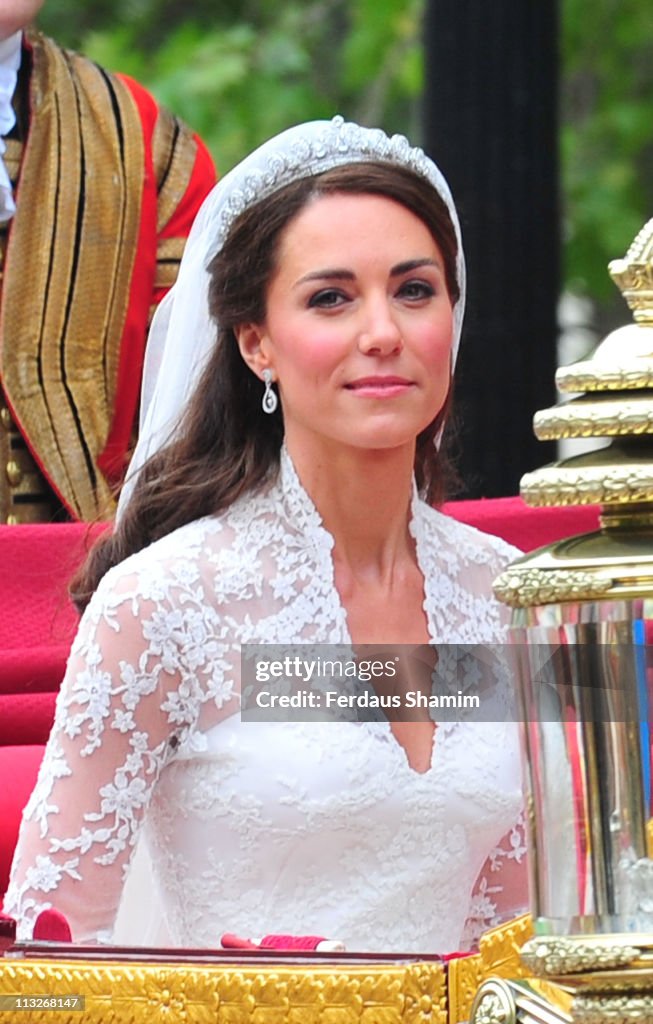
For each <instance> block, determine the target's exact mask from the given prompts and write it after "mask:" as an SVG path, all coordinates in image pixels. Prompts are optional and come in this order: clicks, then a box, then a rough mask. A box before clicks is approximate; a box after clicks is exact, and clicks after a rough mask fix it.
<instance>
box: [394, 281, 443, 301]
mask: <svg viewBox="0 0 653 1024" xmlns="http://www.w3.org/2000/svg"><path fill="white" fill-rule="evenodd" d="M398 294H399V295H400V296H401V298H403V299H430V298H431V297H432V296H433V295H435V288H434V287H433V285H432V284H429V282H428V281H404V283H403V284H402V285H401V287H400V288H399V293H398Z"/></svg>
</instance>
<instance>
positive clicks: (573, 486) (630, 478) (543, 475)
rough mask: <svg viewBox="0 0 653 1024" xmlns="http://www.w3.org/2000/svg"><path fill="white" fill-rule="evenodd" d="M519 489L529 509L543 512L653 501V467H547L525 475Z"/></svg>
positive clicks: (642, 465)
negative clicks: (557, 507)
mask: <svg viewBox="0 0 653 1024" xmlns="http://www.w3.org/2000/svg"><path fill="white" fill-rule="evenodd" d="M519 489H520V494H521V496H522V498H523V499H524V501H525V502H526V504H527V505H534V506H539V507H541V508H544V507H547V506H552V505H609V504H615V503H619V504H630V503H632V502H646V501H653V466H647V465H644V464H641V465H634V466H633V465H624V466H614V467H611V468H606V467H604V466H603V467H602V466H596V467H589V466H584V467H583V468H581V469H570V468H567V467H558V466H550V467H549V466H547V467H544V468H543V469H538V470H534V471H533V472H532V473H526V474H524V476H523V477H522V479H521V483H520V488H519Z"/></svg>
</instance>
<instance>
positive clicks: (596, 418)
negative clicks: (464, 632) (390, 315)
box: [471, 219, 653, 1024]
mask: <svg viewBox="0 0 653 1024" xmlns="http://www.w3.org/2000/svg"><path fill="white" fill-rule="evenodd" d="M609 270H610V274H611V276H612V277H613V279H614V280H615V282H616V283H617V285H618V286H619V288H620V290H621V292H622V294H623V296H624V298H625V299H626V301H627V302H628V304H629V306H630V308H631V310H632V313H633V318H634V322H633V323H631V324H629V325H628V326H625V327H621V328H619V329H618V330H616V331H614V332H613V333H611V334H610V335H608V337H607V338H606V339H605V340H604V341H603V342H602V343H601V344H600V345H599V346H598V348H597V349H596V351H595V352H594V353H593V355H592V356H591V358H589V359H587V360H584V361H582V362H578V363H575V364H573V365H572V366H569V367H564V368H563V369H561V370H559V371H558V373H557V377H556V380H557V384H558V387H559V389H560V391H562V392H563V394H566V395H570V394H573V396H574V397H570V398H568V399H567V400H566V401H564V402H563V403H562V404H560V405H558V406H556V407H555V408H552V409H546V410H544V411H542V412H539V413H537V414H536V416H535V421H534V427H535V433H536V435H537V437H539V438H540V439H541V440H559V439H562V438H578V437H582V438H586V437H597V438H608V439H610V442H609V444H608V445H607V447H603V448H599V449H597V450H594V451H590V452H585V453H583V454H581V455H576V456H573V457H571V458H567V459H565V460H563V461H561V462H558V463H556V464H554V465H551V466H547V467H545V468H543V469H540V470H537V471H536V472H533V473H529V474H527V475H526V476H524V478H523V479H522V482H521V493H522V497H523V498H524V500H525V501H526V502H527V504H529V505H535V506H547V505H582V504H595V503H597V504H600V505H601V515H600V529H599V530H597V531H596V532H593V533H588V534H583V535H581V536H577V537H571V538H568V539H566V540H563V541H559V542H557V543H555V544H553V545H551V546H549V547H546V548H541V549H540V550H538V551H535V552H533V553H531V554H529V555H527V556H526V557H524V558H521V559H519V560H517V561H516V562H514V563H513V564H512V565H511V566H510V567H509V568H508V569H507V570H506V571H505V572H504V573H503V574H502V575H501V576H500V577H499V579H498V580H497V581H496V583H495V591H496V594H497V596H498V597H499V598H500V600H502V601H503V602H505V603H506V604H508V605H510V606H511V607H512V609H513V611H512V625H511V634H512V641H513V647H514V650H515V655H516V660H517V664H518V673H517V675H518V682H519V692H520V699H521V704H522V714H523V720H524V727H523V739H524V753H525V758H524V760H525V764H526V775H527V778H526V793H527V813H528V828H529V838H530V848H531V851H532V857H531V861H532V863H531V910H532V914H533V927H534V937H533V938H531V939H530V940H529V941H528V942H526V944H525V945H524V946H523V948H522V949H521V954H520V955H521V962H522V966H523V967H524V968H525V969H526V970H527V971H528V972H529V973H530V974H531V975H532V976H533V977H534V978H536V979H537V978H539V979H541V980H543V981H546V982H548V983H549V984H550V986H551V987H550V989H549V990H548V991H547V998H546V1000H545V1001H546V1005H545V1004H544V1002H543V1003H542V1004H541V1005H540V1006H539V1008H535V1009H533V1008H532V1007H531V1008H530V1009H529V1010H528V1011H525V1010H524V1008H523V985H522V983H520V982H517V981H499V980H491V981H486V982H485V983H483V984H482V985H481V986H480V988H479V989H478V991H477V993H476V997H475V1001H474V1006H473V1008H472V1012H471V1020H472V1021H473V1022H474V1024H494V1022H497V1024H498V1022H501V1024H509V1022H511V1021H522V1020H523V1021H526V1020H528V1021H532V1022H536V1021H537V1022H542V1024H544V1022H545V1021H546V1022H547V1024H552V1022H554V1021H570V1020H572V1021H574V1022H576V1021H579V1022H583V1024H595V1022H597V1024H598V1022H626V1021H637V1022H639V1024H653V827H652V787H653V778H652V768H653V760H652V750H653V736H652V733H651V727H652V723H653V713H652V712H653V219H651V220H650V221H649V222H648V223H647V224H646V225H645V226H644V228H643V229H642V230H641V231H640V233H639V234H638V236H637V238H636V239H635V241H634V242H633V244H632V245H631V247H630V249H629V250H628V253H627V254H626V256H625V258H624V259H623V260H615V261H613V262H612V263H611V264H610V267H609Z"/></svg>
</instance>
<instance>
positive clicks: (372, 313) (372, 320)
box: [358, 299, 403, 355]
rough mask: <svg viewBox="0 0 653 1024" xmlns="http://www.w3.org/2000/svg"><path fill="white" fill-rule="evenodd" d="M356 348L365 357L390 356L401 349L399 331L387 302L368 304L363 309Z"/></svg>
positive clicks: (401, 341)
mask: <svg viewBox="0 0 653 1024" xmlns="http://www.w3.org/2000/svg"><path fill="white" fill-rule="evenodd" d="M358 347H359V349H360V351H361V352H363V353H365V354H366V355H390V354H392V353H394V352H400V351H401V349H402V348H403V340H402V337H401V331H400V329H399V325H398V323H397V321H396V318H395V315H394V312H393V310H392V307H391V305H390V303H389V302H388V301H387V300H385V299H383V300H380V301H376V302H374V303H369V304H368V305H367V307H366V308H365V310H364V313H363V319H362V322H361V329H360V333H359V336H358Z"/></svg>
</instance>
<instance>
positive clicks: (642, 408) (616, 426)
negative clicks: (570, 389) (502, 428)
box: [533, 395, 653, 441]
mask: <svg viewBox="0 0 653 1024" xmlns="http://www.w3.org/2000/svg"><path fill="white" fill-rule="evenodd" d="M533 431H534V433H535V436H536V437H537V438H538V439H539V440H540V441H559V440H562V439H563V438H569V437H635V436H639V435H641V434H653V401H652V400H651V399H650V398H649V397H648V396H647V395H641V396H638V397H632V398H621V399H614V400H608V401H605V400H602V401H600V402H599V401H596V402H590V401H585V400H583V399H578V400H572V401H571V402H567V403H566V404H564V405H556V406H553V407H552V408H551V409H542V410H541V411H540V412H536V413H535V416H534V417H533Z"/></svg>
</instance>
